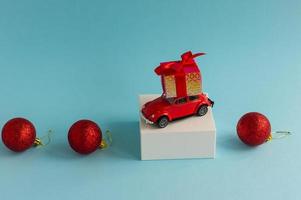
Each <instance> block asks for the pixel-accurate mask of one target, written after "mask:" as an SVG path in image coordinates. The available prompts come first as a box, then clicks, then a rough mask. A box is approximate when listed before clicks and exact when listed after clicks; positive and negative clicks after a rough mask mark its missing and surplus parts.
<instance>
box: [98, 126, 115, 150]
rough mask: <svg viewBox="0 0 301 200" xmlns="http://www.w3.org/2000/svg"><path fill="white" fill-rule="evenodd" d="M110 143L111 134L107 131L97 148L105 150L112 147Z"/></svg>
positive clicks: (111, 140)
mask: <svg viewBox="0 0 301 200" xmlns="http://www.w3.org/2000/svg"><path fill="white" fill-rule="evenodd" d="M112 142H113V138H112V133H111V132H110V131H109V130H106V132H105V136H104V138H103V139H102V141H101V143H100V145H99V148H101V149H106V148H108V147H109V146H111V145H112Z"/></svg>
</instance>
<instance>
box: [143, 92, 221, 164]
mask: <svg viewBox="0 0 301 200" xmlns="http://www.w3.org/2000/svg"><path fill="white" fill-rule="evenodd" d="M158 96H160V95H140V96H139V102H140V106H139V109H140V110H141V107H142V105H143V104H145V103H146V102H148V101H151V100H153V99H155V98H157V97H158ZM140 110H139V111H140ZM140 142H141V145H140V146H141V160H155V159H185V158H214V157H215V146H216V128H215V122H214V118H213V113H212V109H211V108H209V109H208V112H207V114H206V115H205V116H202V117H199V116H190V117H187V118H184V119H179V120H176V121H172V122H170V123H169V124H168V126H167V127H165V128H158V127H157V126H156V125H151V124H146V123H145V121H144V120H143V119H141V118H140Z"/></svg>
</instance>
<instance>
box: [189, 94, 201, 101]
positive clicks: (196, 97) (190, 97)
mask: <svg viewBox="0 0 301 200" xmlns="http://www.w3.org/2000/svg"><path fill="white" fill-rule="evenodd" d="M197 99H199V96H197V95H196V96H189V101H194V100H197Z"/></svg>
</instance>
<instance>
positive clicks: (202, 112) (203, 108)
mask: <svg viewBox="0 0 301 200" xmlns="http://www.w3.org/2000/svg"><path fill="white" fill-rule="evenodd" d="M207 112H208V106H207V105H202V106H200V107H199V109H198V112H197V115H198V116H204V115H206V113H207Z"/></svg>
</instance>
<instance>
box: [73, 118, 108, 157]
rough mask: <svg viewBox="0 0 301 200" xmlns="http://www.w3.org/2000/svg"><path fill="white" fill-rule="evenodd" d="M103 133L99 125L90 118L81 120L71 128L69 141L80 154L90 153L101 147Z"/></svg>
mask: <svg viewBox="0 0 301 200" xmlns="http://www.w3.org/2000/svg"><path fill="white" fill-rule="evenodd" d="M101 140H102V133H101V130H100V128H99V126H98V125H97V124H96V123H95V122H93V121H90V120H79V121H77V122H75V123H74V124H73V125H72V126H71V127H70V129H69V133H68V141H69V144H70V146H71V148H72V149H73V150H74V151H76V152H77V153H80V154H89V153H92V152H94V151H95V150H96V149H97V148H99V147H100V144H101Z"/></svg>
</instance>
